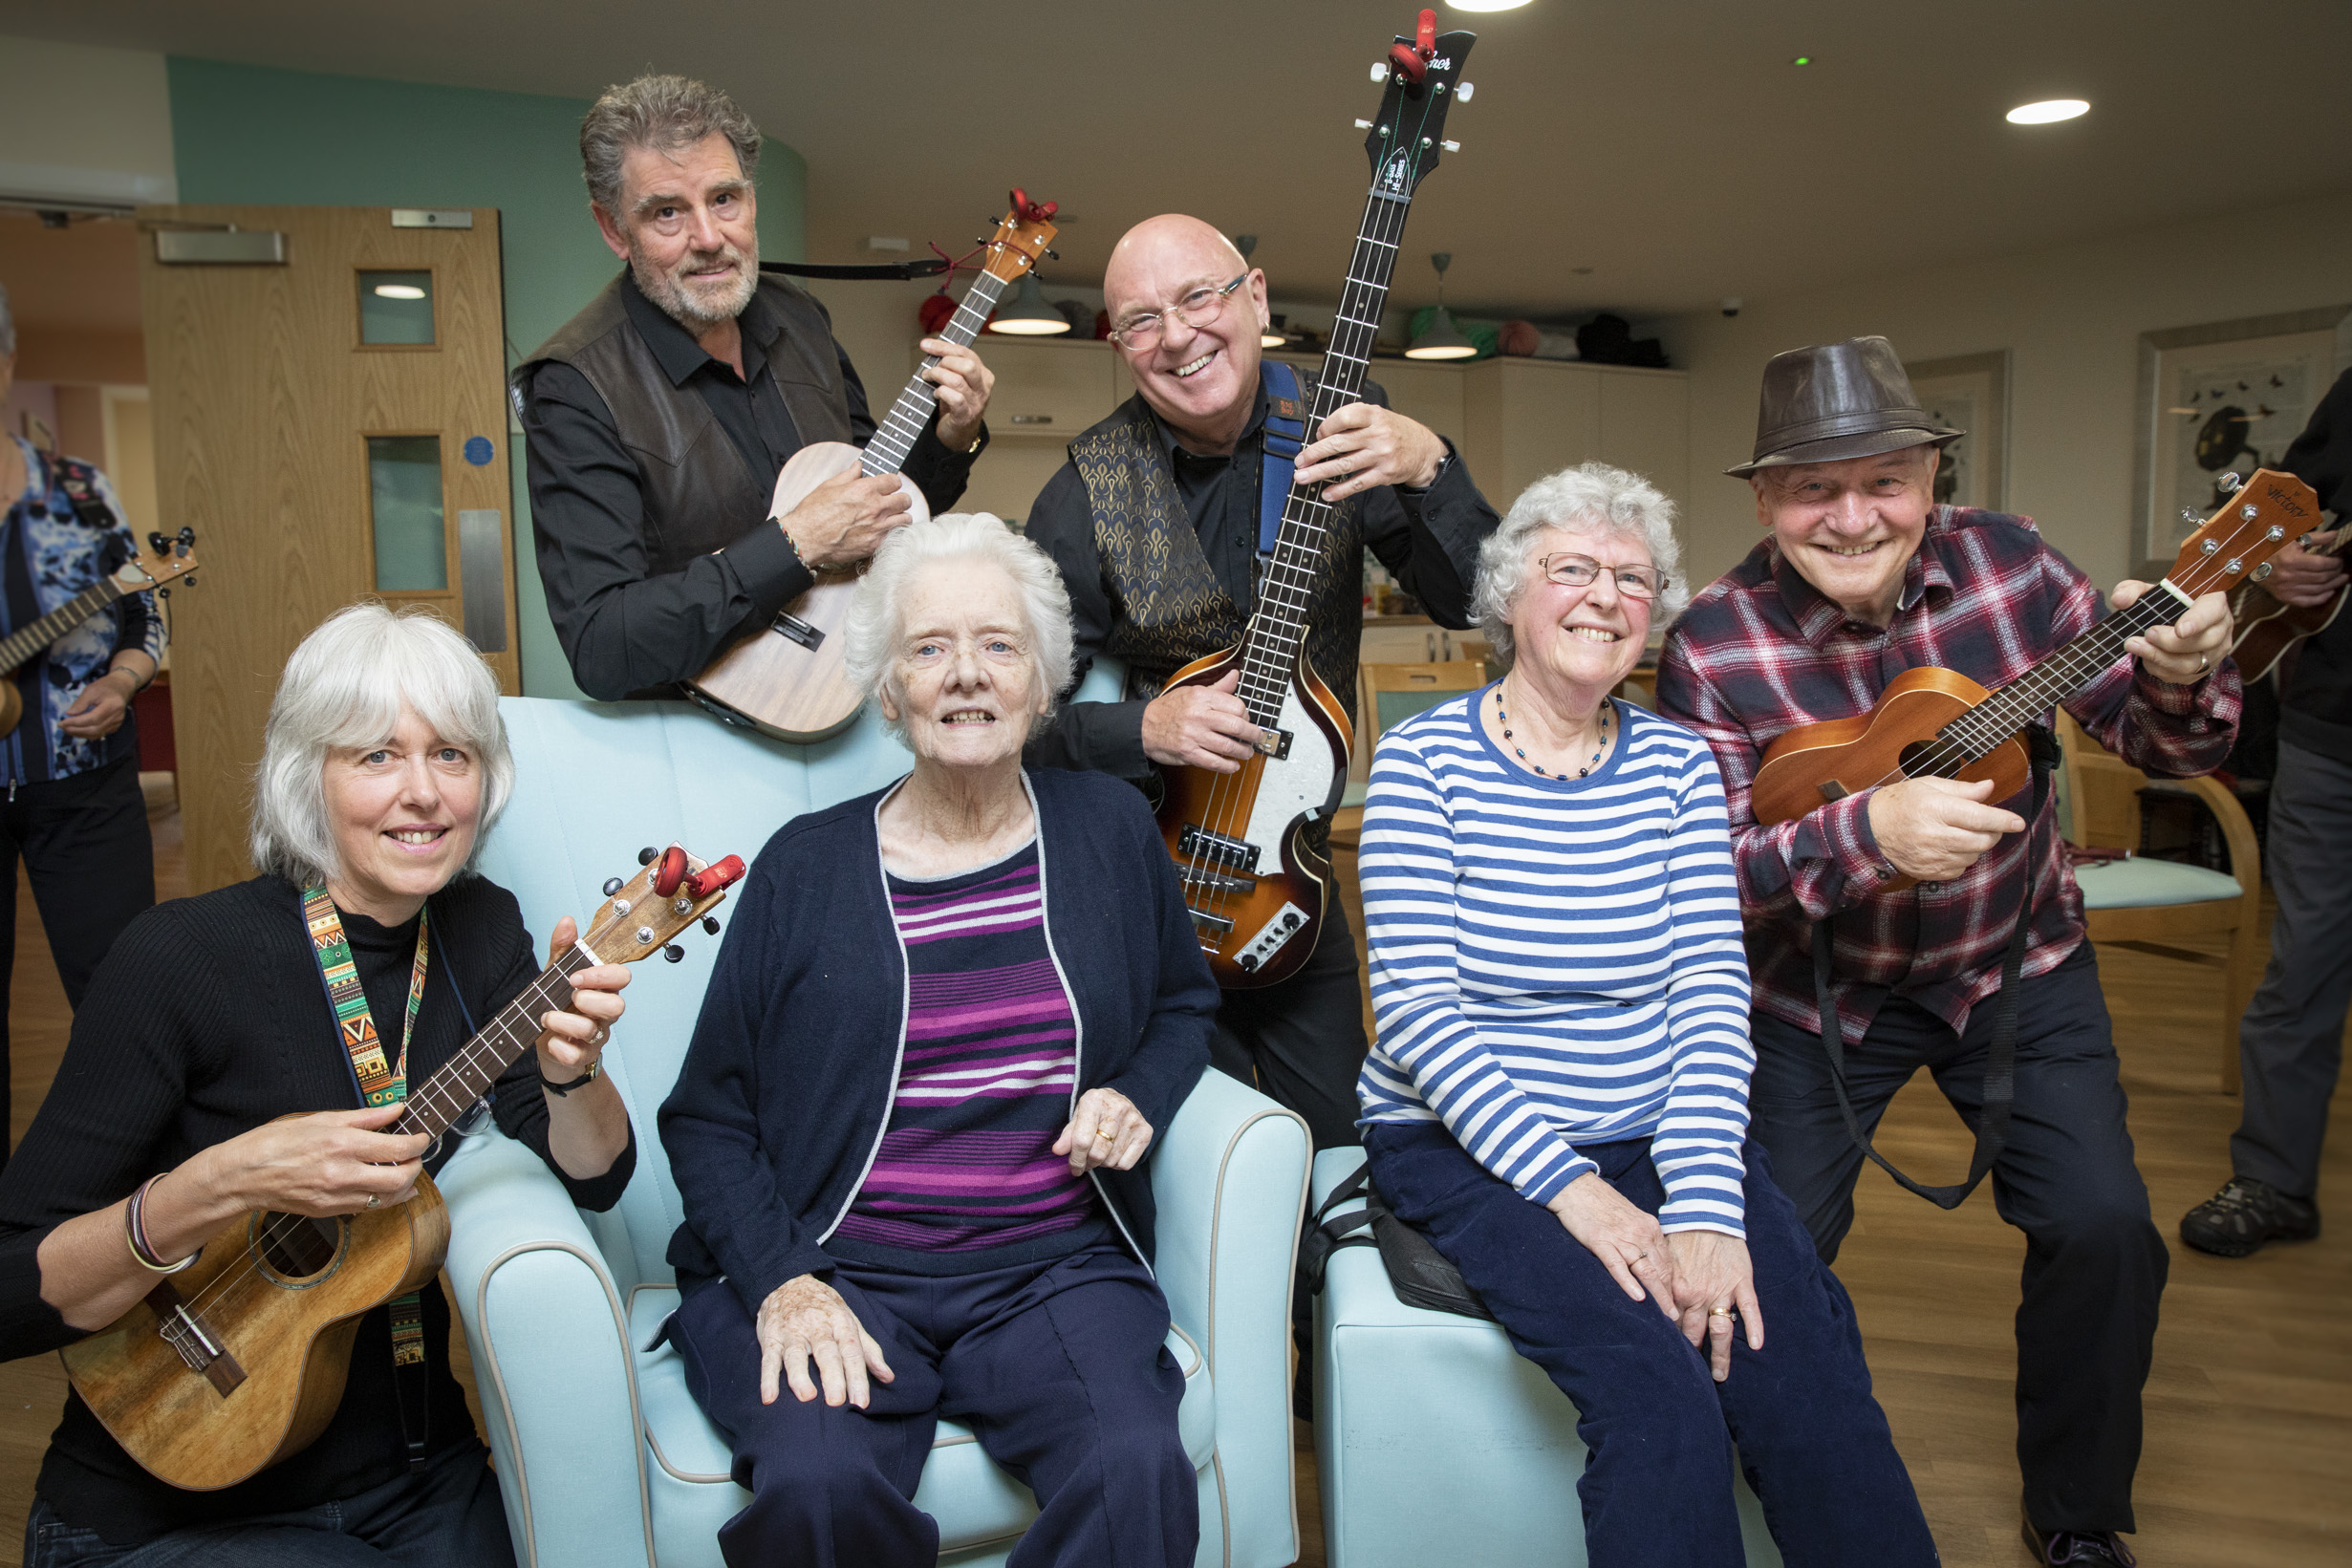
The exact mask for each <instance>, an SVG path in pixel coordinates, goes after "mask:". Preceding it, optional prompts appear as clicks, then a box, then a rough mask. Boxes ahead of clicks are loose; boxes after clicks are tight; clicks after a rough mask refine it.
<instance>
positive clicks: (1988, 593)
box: [1658, 337, 2241, 1563]
mask: <svg viewBox="0 0 2352 1568" xmlns="http://www.w3.org/2000/svg"><path fill="white" fill-rule="evenodd" d="M1962 434H1963V432H1961V431H1957V430H1951V429H1946V428H1944V427H1942V426H1940V425H1939V424H1937V423H1936V422H1935V421H1934V420H1932V419H1930V418H1929V417H1928V416H1927V414H1926V413H1925V412H1924V411H1923V410H1922V409H1921V408H1920V406H1919V401H1918V398H1917V397H1915V396H1914V395H1913V393H1912V391H1911V386H1910V377H1909V376H1906V375H1905V374H1904V371H1903V365H1902V361H1901V360H1900V359H1898V358H1897V357H1896V355H1895V352H1894V347H1893V345H1892V344H1890V343H1888V341H1887V340H1886V339H1885V338H1883V337H1857V338H1849V339H1847V340H1845V341H1844V342H1841V343H1831V344H1826V345H1823V346H1820V347H1816V348H1808V349H1798V350H1795V351H1792V352H1790V353H1787V354H1780V355H1777V356H1776V357H1775V358H1774V359H1773V360H1772V361H1771V362H1770V363H1769V364H1768V365H1767V366H1766V367H1765V370H1764V382H1763V397H1762V401H1761V409H1760V413H1759V419H1758V421H1757V442H1756V451H1755V455H1754V456H1753V457H1752V458H1751V459H1750V460H1749V461H1748V462H1743V463H1740V464H1738V465H1737V467H1734V468H1732V469H1730V470H1728V472H1729V473H1731V474H1732V475H1733V476H1734V477H1736V478H1740V479H1745V480H1746V481H1747V482H1748V483H1749V485H1750V486H1751V488H1753V489H1754V491H1755V493H1756V511H1757V517H1758V519H1759V521H1760V522H1761V523H1762V524H1763V525H1764V526H1765V527H1766V528H1768V529H1769V530H1770V533H1769V535H1768V536H1767V537H1766V538H1765V539H1764V540H1763V541H1762V542H1761V543H1760V544H1759V545H1758V547H1757V548H1756V549H1755V550H1753V551H1752V552H1751V553H1750V554H1749V555H1748V557H1747V558H1746V559H1745V560H1744V561H1742V562H1741V563H1740V564H1739V565H1738V566H1737V567H1735V568H1734V569H1732V570H1731V571H1730V572H1728V573H1726V574H1725V575H1724V576H1723V577H1722V578H1720V579H1719V580H1717V581H1716V582H1715V584H1713V585H1712V586H1711V587H1709V588H1708V589H1707V590H1706V591H1704V592H1703V593H1701V594H1700V595H1699V596H1698V597H1697V599H1696V600H1694V602H1693V604H1692V606H1691V608H1690V610H1689V611H1688V612H1686V613H1685V614H1684V615H1683V616H1682V617H1681V619H1680V620H1678V621H1677V622H1676V623H1675V625H1674V627H1673V629H1672V632H1670V633H1669V634H1668V636H1667V641H1666V650H1665V654H1664V655H1663V657H1662V658H1661V660H1660V664H1659V672H1658V705H1659V708H1660V710H1661V711H1662V712H1664V713H1665V714H1667V715H1668V716H1669V717H1671V718H1673V719H1676V720H1681V721H1682V722H1684V723H1686V724H1689V725H1690V726H1691V727H1692V728H1693V729H1694V730H1696V731H1697V732H1698V733H1699V734H1701V735H1703V736H1704V737H1706V739H1707V741H1708V742H1709V744H1710V745H1711V746H1712V747H1713V748H1714V750H1715V759H1716V761H1717V762H1718V763H1720V764H1721V767H1722V771H1723V784H1724V788H1725V792H1726V794H1727V796H1728V797H1729V803H1730V807H1731V827H1732V838H1733V845H1734V849H1735V853H1736V855H1737V861H1738V866H1739V877H1740V896H1741V901H1742V904H1743V905H1744V908H1745V915H1746V920H1747V929H1748V953H1749V959H1750V963H1751V966H1752V968H1753V970H1754V979H1755V1002H1754V1011H1753V1015H1752V1019H1751V1028H1752V1033H1753V1036H1754V1040H1755V1044H1756V1052H1757V1065H1756V1073H1755V1078H1754V1081H1753V1086H1752V1089H1751V1094H1750V1105H1751V1110H1752V1114H1753V1116H1754V1118H1755V1125H1754V1137H1755V1140H1756V1142H1757V1143H1758V1144H1759V1145H1760V1146H1761V1147H1762V1148H1763V1149H1764V1151H1765V1152H1766V1153H1767V1155H1768V1156H1769V1158H1770V1160H1771V1162H1772V1170H1773V1173H1774V1175H1775V1177H1776V1178H1777V1179H1778V1180H1779V1181H1780V1186H1781V1187H1782V1188H1783V1189H1784V1190H1785V1191H1786V1192H1788V1194H1789V1196H1790V1198H1791V1199H1792V1200H1794V1202H1795V1203H1796V1205H1797V1209H1798V1213H1799V1214H1802V1215H1803V1216H1804V1219H1805V1223H1806V1225H1807V1227H1808V1228H1809V1229H1810V1230H1811V1231H1812V1233H1813V1237H1814V1241H1815V1244H1816V1245H1817V1246H1818V1247H1819V1248H1820V1249H1821V1252H1822V1256H1823V1257H1824V1258H1827V1259H1830V1260H1832V1261H1834V1260H1835V1258H1836V1257H1837V1252H1838V1247H1839V1244H1840V1242H1842V1241H1843V1240H1844V1239H1845V1233H1846V1231H1847V1229H1848V1228H1849V1227H1850V1226H1851V1225H1852V1223H1853V1217H1854V1207H1853V1190H1854V1182H1855V1180H1856V1178H1857V1177H1858V1176H1859V1175H1860V1173H1861V1170H1862V1162H1863V1159H1864V1158H1865V1156H1866V1155H1867V1156H1868V1157H1869V1158H1871V1159H1874V1160H1878V1161H1879V1163H1880V1164H1881V1165H1882V1166H1886V1162H1885V1161H1884V1160H1883V1159H1879V1156H1878V1155H1877V1153H1876V1151H1875V1150H1873V1149H1870V1148H1869V1143H1868V1140H1869V1136H1870V1133H1871V1131H1872V1129H1874V1128H1876V1127H1877V1125H1878V1121H1879V1117H1880V1116H1881V1115H1882V1114H1883V1113H1884V1111H1885V1110H1886V1107H1887V1105H1888V1102H1889V1101H1890V1100H1892V1099H1893V1098H1894V1094H1895V1091H1896V1090H1897V1089H1899V1088H1901V1087H1902V1085H1904V1084H1905V1083H1906V1082H1907V1081H1909V1080H1910V1077H1911V1076H1912V1074H1914V1073H1915V1072H1917V1071H1918V1069H1919V1068H1921V1067H1922V1066H1925V1067H1927V1068H1928V1069H1929V1070H1930V1071H1931V1072H1932V1073H1933V1074H1934V1075H1935V1080H1936V1084H1937V1086H1938V1087H1939V1088H1941V1089H1942V1090H1943V1092H1944V1095H1945V1098H1946V1099H1948V1100H1949V1101H1951V1103H1952V1104H1953V1107H1954V1108H1955V1109H1957V1110H1958V1111H1959V1113H1960V1115H1961V1116H1962V1118H1963V1119H1964V1120H1966V1121H1967V1122H1968V1123H1969V1124H1970V1126H1972V1127H1973V1128H1975V1129H1976V1132H1977V1150H1976V1158H1975V1160H1974V1161H1973V1162H1972V1170H1971V1173H1970V1179H1969V1180H1968V1181H1967V1182H1965V1183H1963V1184H1959V1185H1955V1186H1953V1187H1949V1188H1940V1189H1931V1188H1927V1187H1923V1186H1921V1185H1920V1184H1918V1183H1916V1182H1913V1181H1911V1180H1910V1178H1909V1177H1906V1176H1904V1175H1902V1174H1901V1173H1900V1172H1899V1171H1893V1167H1891V1166H1886V1168H1887V1169H1888V1171H1890V1172H1892V1173H1893V1174H1894V1175H1895V1179H1896V1180H1897V1181H1899V1182H1901V1183H1902V1184H1903V1185H1904V1186H1906V1187H1908V1188H1910V1190H1912V1191H1913V1192H1919V1193H1920V1194H1921V1195H1923V1196H1926V1197H1929V1198H1931V1200H1932V1201H1934V1202H1936V1203H1939V1204H1941V1205H1942V1206H1943V1207H1946V1208H1951V1207H1953V1206H1954V1205H1956V1204H1957V1203H1958V1202H1959V1201H1960V1199H1961V1198H1962V1197H1964V1196H1965V1195H1966V1194H1967V1192H1969V1191H1970V1190H1971V1189H1973V1188H1974V1185H1975V1182H1976V1181H1977V1180H1978V1179H1981V1177H1982V1176H1983V1175H1984V1174H1985V1173H1987V1171H1989V1172H1990V1173H1991V1174H1992V1176H1993V1178H1994V1182H1993V1190H1994V1203H1995V1206H1996V1208H1997V1209H1998V1211H1999V1213H2000V1215H2001V1217H2002V1218H2003V1219H2005V1220H2007V1221H2008V1222H2009V1223H2010V1224H2012V1225H2015V1226H2016V1227H2018V1229H2019V1230H2021V1231H2023V1232H2024V1233H2025V1235H2026V1258H2025V1268H2024V1300H2023V1302H2022V1304H2021V1305H2020V1307H2019V1309H2018V1319H2017V1335H2018V1463H2019V1466H2020V1468H2021V1469H2022V1470H2023V1471H2024V1478H2025V1499H2024V1502H2025V1535H2026V1538H2027V1540H2028V1541H2029V1542H2030V1543H2031V1544H2032V1546H2033V1548H2034V1550H2035V1551H2036V1553H2037V1554H2038V1555H2039V1557H2040V1558H2041V1559H2042V1560H2043V1561H2046V1562H2050V1563H2128V1562H2130V1561H2131V1560H2132V1558H2131V1555H2130V1553H2129V1552H2128V1551H2127V1550H2126V1549H2125V1547H2124V1545H2123V1543H2122V1542H2121V1541H2120V1540H2118V1539H2117V1538H2116V1537H2117V1535H2118V1533H2127V1532H2129V1531H2130V1530H2132V1529H2133V1521H2132V1511H2131V1481H2132V1473H2133V1471H2134V1470H2135V1469H2136V1467H2137V1465H2138V1462H2139V1455H2140V1391H2141V1387H2142V1385H2144V1384H2145V1383H2146V1382H2147V1368H2148V1360H2149V1355H2150V1350H2151V1347H2152V1345H2153V1342H2154V1339H2155V1332H2156V1309H2157V1301H2158V1298H2159V1297H2160V1296H2161V1295H2162V1293H2163V1290H2164V1282H2165V1274H2166V1268H2167V1264H2168V1257H2167V1255H2166V1252H2165V1247H2164V1241H2163V1238H2162V1237H2161V1236H2160V1235H2158V1234H2157V1231H2156V1228H2155V1225H2154V1224H2153V1223H2152V1222H2151V1220H2150V1219H2149V1216H2148V1203H2147V1187H2146V1186H2145V1185H2144V1184H2143V1183H2142V1181H2141V1179H2140V1174H2139V1171H2138V1170H2137V1168H2136V1167H2135V1166H2134V1164H2133V1161H2132V1147H2131V1135H2130V1133H2129V1131H2128V1130H2127V1128H2125V1102H2124V1092H2123V1088H2122V1085H2120V1084H2119V1082H2118V1081H2117V1063H2116V1058H2115V1047H2114V1043H2113V1041H2112V1039H2111V1037H2110V1030H2109V1024H2108V1019H2107V1011H2106V1004H2105V1001H2104V999H2103V998H2102V996H2101V995H2100V990H2099V975H2098V968H2097V965H2096V963H2095V962H2094V960H2093V958H2092V955H2091V949H2090V945H2089V944H2088V942H2086V941H2085V940H2084V936H2083V927H2082V913H2081V912H2082V898H2081V895H2080V894H2079V893H2078V892H2077V891H2076V890H2075V887H2074V878H2073V873H2072V871H2071V870H2069V868H2068V865H2067V861H2066V857H2065V853H2064V850H2063V848H2062V847H2061V840H2060V837H2059V834H2058V831H2057V827H2056V824H2055V821H2054V817H2053V812H2054V806H2053V804H2052V802H2051V801H2050V800H2049V798H2048V791H2047V788H2046V783H2047V778H2046V775H2047V766H2046V762H2039V763H2038V764H2037V767H2036V769H2035V773H2036V779H2035V784H2034V785H2033V787H2032V788H2031V789H2030V790H2025V791H2020V792H2019V793H2018V795H2017V796H2016V797H2014V798H2012V799H2010V800H2007V801H1997V802H1996V801H1993V800H1989V799H1987V798H1986V797H1988V796H1989V795H1990V794H1991V793H1992V790H1993V787H1994V786H1993V785H1992V784H1989V783H1988V784H1960V783H1958V782H1956V781H1953V780H1948V779H1940V778H1932V777H1920V778H1909V779H1900V780H1897V781H1896V782H1894V783H1890V784H1882V785H1880V786H1878V787H1875V788H1871V789H1865V790H1861V791H1858V792H1855V793H1852V794H1846V795H1843V796H1842V797H1841V798H1838V799H1835V800H1825V801H1824V802H1823V804H1822V805H1821V806H1820V807H1819V808H1818V809H1816V810H1814V811H1812V812H1810V813H1808V814H1807V815H1805V816H1803V817H1802V818H1800V819H1798V820H1795V821H1790V822H1782V823H1778V824H1773V825H1769V826H1767V825H1763V824H1759V822H1758V821H1757V820H1756V816H1755V811H1754V808H1753V805H1752V803H1751V799H1750V789H1751V785H1752V784H1753V781H1754V779H1755V776H1756V772H1757V767H1758V764H1759V759H1760V758H1761V757H1762V755H1763V752H1764V749H1765V747H1766V746H1768V745H1769V744H1771V742H1772V741H1774V740H1775V739H1777V738H1778V737H1780V735H1783V734H1785V733H1786V732H1788V731H1789V730H1791V729H1793V728H1795V727H1797V726H1798V725H1801V724H1809V723H1815V722H1819V721H1823V720H1838V719H1849V718H1853V717H1856V716H1858V715H1860V714H1863V713H1866V712H1868V711H1869V710H1870V708H1871V707H1872V705H1873V704H1874V703H1875V702H1876V700H1877V698H1878V697H1879V694H1880V693H1881V691H1883V690H1884V688H1885V687H1886V685H1887V683H1888V681H1889V680H1891V679H1892V678H1893V677H1895V676H1896V675H1898V674H1900V673H1902V672H1903V671H1905V670H1909V669H1913V668H1917V667H1921V666H1939V667H1942V668H1945V669H1951V670H1957V671H1959V672H1961V673H1962V674H1964V675H1966V676H1968V677H1971V678H1972V679H1974V680H1975V681H1977V682H1978V683H1979V684H1981V685H1983V686H1984V687H1986V688H1988V689H1996V688H1998V687H2000V686H2002V685H2003V684H2005V683H2007V682H2008V681H2010V680H2012V679H2014V678H2015V677H2018V675H2020V674H2021V673H2023V672H2024V671H2025V670H2026V669H2028V668H2029V667H2031V666H2032V665H2034V664H2035V663H2037V662H2038V661H2039V660H2040V659H2042V658H2043V657H2044V656H2045V655H2049V654H2051V653H2052V652H2054V651H2056V650H2057V649H2059V648H2060V647H2061V646H2063V645H2064V644H2065V643H2066V642H2067V641H2069V640H2070V639H2072V638H2073V637H2075V636H2076V635H2077V634H2080V633H2082V631H2084V630H2086V629H2087V628H2088V627H2090V626H2091V625H2092V624H2093V623H2094V622H2096V621H2098V620H2099V619H2100V618H2101V617H2102V616H2103V614H2104V609H2103V608H2102V605H2101V602H2100V595H2099V592H2098V591H2097V589H2096V588H2095V587H2094V586H2093V585H2092V584H2091V582H2090V581H2089V580H2088V579H2087V578H2085V577H2084V576H2083V575H2082V573H2081V572H2080V571H2078V570H2076V569H2075V568H2074V566H2073V565H2072V564H2071V563H2070V562H2068V561H2067V560H2066V558H2065V557H2064V556H2062V555H2061V554H2060V553H2059V552H2058V551H2057V550H2055V549H2052V548H2050V547H2049V546H2048V545H2047V544H2045V543H2043V542H2042V540H2041V538H2040V536H2039V533H2037V532H2036V531H2035V528H2034V526H2033V524H2032V523H2031V522H2029V521H2028V520H2026V519H2024V518H2022V517H2011V516H2006V515H2003V514H2001V513H1996V512H1987V511H1979V510H1975V509H1973V508H1965V507H1954V506H1948V505H1935V503H1934V499H1933V498H1934V478H1935V470H1936V466H1937V463H1938V462H1939V460H1940V457H1941V451H1942V448H1943V447H1945V446H1946V445H1948V444H1950V443H1951V442H1953V441H1954V440H1959V439H1960V437H1961V435H1962ZM2149 591H2151V590H2150V589H2149V588H2148V586H2147V584H2144V583H2136V582H2124V583H2119V584H2117V585H2116V587H2115V590H2114V591H2113V593H2112V595H2111V596H2110V597H2111V601H2112V603H2113V604H2114V605H2115V607H2116V608H2118V609H2122V608H2125V607H2127V606H2128V605H2130V604H2132V603H2133V602H2135V601H2136V600H2137V599H2138V598H2139V597H2140V595H2142V594H2143V593H2146V592H2149ZM2153 591H2160V592H2167V593H2169V592H2170V590H2169V588H2166V589H2159V590H2153ZM2230 644H2231V625H2230V612H2229V607H2228V603H2227V601H2226V600H2225V599H2224V597H2223V596H2222V595H2221V594H2219V593H2214V594H2210V595H2207V596H2206V597H2204V598H2201V599H2198V600H2196V601H2195V603H2194V604H2193V605H2190V606H2188V607H2187V608H2185V609H2184V610H2183V612H2181V613H2180V614H2179V615H2178V617H2177V618H2176V619H2175V620H2174V621H2173V622H2172V623H2171V624H2170V625H2155V626H2151V627H2150V628H2149V629H2148V630H2147V632H2146V633H2145V634H2142V635H2138V636H2134V637H2132V638H2131V639H2129V640H2128V641H2127V642H2126V643H2125V649H2126V650H2127V651H2128V653H2129V655H2131V656H2130V657H2128V658H2124V659H2119V660H2118V661H2117V662H2116V663H2115V664H2114V665H2113V666H2112V667H2111V668H2108V669H2106V670H2104V671H2102V672H2100V673H2098V674H2097V675H2095V676H2094V677H2092V678H2091V679H2089V680H2088V681H2087V682H2086V683H2085V684H2083V685H2082V687H2081V688H2080V689H2079V690H2078V691H2077V692H2076V693H2075V694H2074V696H2073V697H2071V698H2067V699H2066V703H2065V706H2066V709H2067V711H2068V712H2069V713H2071V714H2073V715H2074V717H2075V718H2076V719H2077V720H2080V721H2081V723H2082V726H2083V728H2085V729H2086V730H2088V731H2090V733H2091V734H2093V735H2094V736H2096V737H2097V738H2098V739H2099V740H2100V741H2102V742H2103V743H2104V744H2105V745H2106V746H2107V747H2108V748H2109V749H2110V750H2113V751H2115V752H2117V753H2119V754H2121V755H2122V756H2123V757H2124V759H2125V761H2127V762H2129V763H2132V764H2133V765H2134V766H2136V767H2139V768H2142V769H2145V770H2146V771H2147V772H2149V773H2155V774H2163V775H2169V776H2174V777H2180V776H2186V775H2190V774H2198V773H2205V772H2209V771H2211V770H2212V768H2214V767H2215V766H2218V765H2219V764H2220V763H2221V761H2222V759H2223V758H2224V757H2225V756H2226V755H2227V754H2228V752H2229V749H2230V744H2231V741H2232V739H2233V737H2234V735H2235V733H2236V726H2237V714H2238V706H2239V700H2240V696H2241V692H2240V687H2239V683H2238V677H2237V671H2236V667H2235V666H2234V665H2233V664H2231V663H2230V662H2229V660H2228V659H2227V658H2226V656H2225V655H2226V654H2227V652H2228V650H2229V647H2230ZM2037 749H2039V748H2037ZM2044 756H2045V757H2046V753H2044ZM2029 823H2030V828H2031V830H2030V831H2029V830H2028V829H2029ZM1824 1020H1826V1024H1827V1026H1826V1027H1824Z"/></svg>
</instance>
